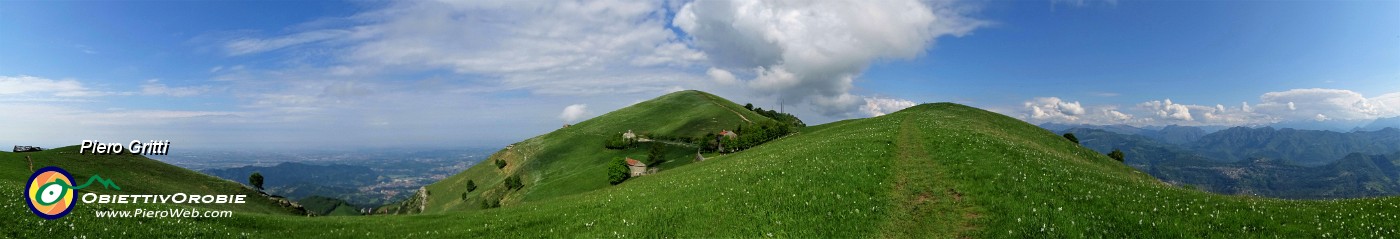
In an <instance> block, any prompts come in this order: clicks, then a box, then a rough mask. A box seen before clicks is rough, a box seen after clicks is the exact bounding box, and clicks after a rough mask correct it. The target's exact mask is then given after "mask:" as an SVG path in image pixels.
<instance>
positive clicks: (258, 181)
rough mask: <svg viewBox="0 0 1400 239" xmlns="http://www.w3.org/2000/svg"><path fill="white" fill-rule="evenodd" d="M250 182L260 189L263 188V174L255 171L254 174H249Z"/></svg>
mask: <svg viewBox="0 0 1400 239" xmlns="http://www.w3.org/2000/svg"><path fill="white" fill-rule="evenodd" d="M248 184H251V185H253V187H254V188H257V189H258V190H263V176H262V174H261V173H258V172H253V175H248Z"/></svg>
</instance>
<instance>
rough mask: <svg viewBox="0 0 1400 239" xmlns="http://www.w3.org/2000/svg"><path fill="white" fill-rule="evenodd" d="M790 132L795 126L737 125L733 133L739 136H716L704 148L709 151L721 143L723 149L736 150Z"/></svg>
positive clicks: (773, 124) (778, 124) (756, 144)
mask: <svg viewBox="0 0 1400 239" xmlns="http://www.w3.org/2000/svg"><path fill="white" fill-rule="evenodd" d="M792 132H795V128H793V127H789V126H788V125H784V124H781V123H759V124H756V125H749V126H748V127H744V126H738V127H735V130H734V133H736V134H739V137H734V138H729V137H717V138H718V140H717V141H713V142H711V144H709V145H706V146H707V147H706V148H705V149H706V150H710V151H713V150H719V146H720V145H719V144H722V145H723V146H724V150H725V151H728V152H738V151H743V150H745V149H748V148H753V147H754V146H758V145H760V144H763V143H767V142H768V141H772V140H774V139H778V138H779V137H783V136H785V135H788V134H791V133H792ZM712 135H713V134H712ZM715 136H718V135H715Z"/></svg>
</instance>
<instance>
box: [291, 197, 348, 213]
mask: <svg viewBox="0 0 1400 239" xmlns="http://www.w3.org/2000/svg"><path fill="white" fill-rule="evenodd" d="M297 202H298V203H301V206H302V207H306V210H307V211H311V212H314V213H316V215H322V216H359V215H360V209H359V208H357V207H355V205H350V203H348V202H345V200H340V199H336V198H329V197H322V196H310V197H306V198H302V199H301V200H297Z"/></svg>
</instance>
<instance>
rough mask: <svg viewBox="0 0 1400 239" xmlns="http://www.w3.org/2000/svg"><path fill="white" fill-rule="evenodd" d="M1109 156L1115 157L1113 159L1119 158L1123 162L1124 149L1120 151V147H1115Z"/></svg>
mask: <svg viewBox="0 0 1400 239" xmlns="http://www.w3.org/2000/svg"><path fill="white" fill-rule="evenodd" d="M1108 157H1109V158H1113V160H1118V162H1119V163H1122V162H1123V151H1118V149H1113V152H1108Z"/></svg>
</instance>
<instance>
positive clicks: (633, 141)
mask: <svg viewBox="0 0 1400 239" xmlns="http://www.w3.org/2000/svg"><path fill="white" fill-rule="evenodd" d="M603 147H604V148H608V149H630V148H636V147H637V138H630V139H629V138H623V137H622V136H621V135H615V136H612V137H608V141H605V142H603Z"/></svg>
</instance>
